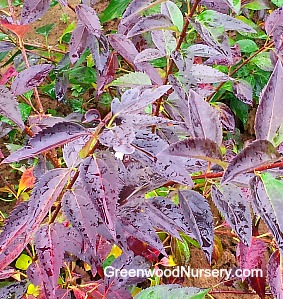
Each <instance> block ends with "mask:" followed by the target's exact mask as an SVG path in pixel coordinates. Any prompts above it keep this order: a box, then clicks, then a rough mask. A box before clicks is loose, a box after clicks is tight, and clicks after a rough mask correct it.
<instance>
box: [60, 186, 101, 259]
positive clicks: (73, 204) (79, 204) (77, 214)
mask: <svg viewBox="0 0 283 299" xmlns="http://www.w3.org/2000/svg"><path fill="white" fill-rule="evenodd" d="M62 211H63V213H64V214H65V215H66V217H67V219H68V220H69V221H70V222H71V224H72V226H73V227H74V228H75V229H76V230H77V231H78V232H79V233H80V234H81V236H82V237H83V239H84V240H86V241H87V242H88V243H89V245H90V247H91V248H92V251H93V252H94V254H95V252H96V239H97V231H96V228H97V227H98V213H97V211H96V210H95V207H94V205H93V203H92V201H91V200H90V198H89V197H88V195H87V194H86V192H85V191H84V189H83V188H81V187H75V189H74V190H68V191H67V192H66V193H65V194H64V197H63V200H62Z"/></svg>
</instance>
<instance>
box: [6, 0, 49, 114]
mask: <svg viewBox="0 0 283 299" xmlns="http://www.w3.org/2000/svg"><path fill="white" fill-rule="evenodd" d="M8 5H9V11H10V14H11V16H12V19H13V23H14V24H17V19H16V16H15V11H14V7H13V4H12V0H8ZM17 36H18V40H19V47H20V49H21V52H22V56H23V59H24V62H25V65H26V67H27V68H29V61H28V58H27V53H26V49H25V47H24V42H23V38H22V37H21V36H20V35H17ZM34 95H35V100H36V102H37V107H38V110H39V113H40V114H43V113H44V112H43V106H42V103H41V100H40V97H39V93H38V90H37V88H36V87H35V88H34Z"/></svg>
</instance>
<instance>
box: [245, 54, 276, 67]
mask: <svg viewBox="0 0 283 299" xmlns="http://www.w3.org/2000/svg"><path fill="white" fill-rule="evenodd" d="M250 62H251V63H254V64H255V65H256V66H258V67H259V68H260V69H262V70H264V71H268V72H271V71H273V69H274V66H273V64H272V61H271V59H270V55H269V53H267V52H262V53H259V54H257V55H256V56H255V57H254V58H252V59H251V61H250Z"/></svg>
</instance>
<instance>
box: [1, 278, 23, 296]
mask: <svg viewBox="0 0 283 299" xmlns="http://www.w3.org/2000/svg"><path fill="white" fill-rule="evenodd" d="M27 287H28V281H27V280H22V281H17V282H14V283H12V284H9V285H8V286H4V287H2V288H1V289H0V298H1V299H2V298H3V299H4V298H5V299H10V298H15V299H20V298H23V296H24V294H25V292H26V290H27Z"/></svg>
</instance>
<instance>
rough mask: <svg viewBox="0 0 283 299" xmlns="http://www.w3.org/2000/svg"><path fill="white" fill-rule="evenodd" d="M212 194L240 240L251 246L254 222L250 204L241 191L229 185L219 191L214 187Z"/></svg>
mask: <svg viewBox="0 0 283 299" xmlns="http://www.w3.org/2000/svg"><path fill="white" fill-rule="evenodd" d="M211 193H212V199H213V201H214V203H215V205H216V206H217V208H218V210H219V211H220V212H221V213H222V214H223V215H224V217H225V220H226V221H227V222H228V224H229V225H230V227H231V228H232V229H233V230H234V231H235V232H236V233H237V235H238V237H239V238H240V240H241V241H242V242H243V243H244V244H245V245H246V246H249V245H250V243H251V237H252V220H251V213H250V207H249V203H248V201H247V200H246V199H245V198H244V196H243V194H242V192H241V189H240V188H239V187H237V186H235V185H232V184H227V185H223V186H222V187H221V189H220V190H219V189H218V188H217V187H216V186H215V185H212V187H211Z"/></svg>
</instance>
